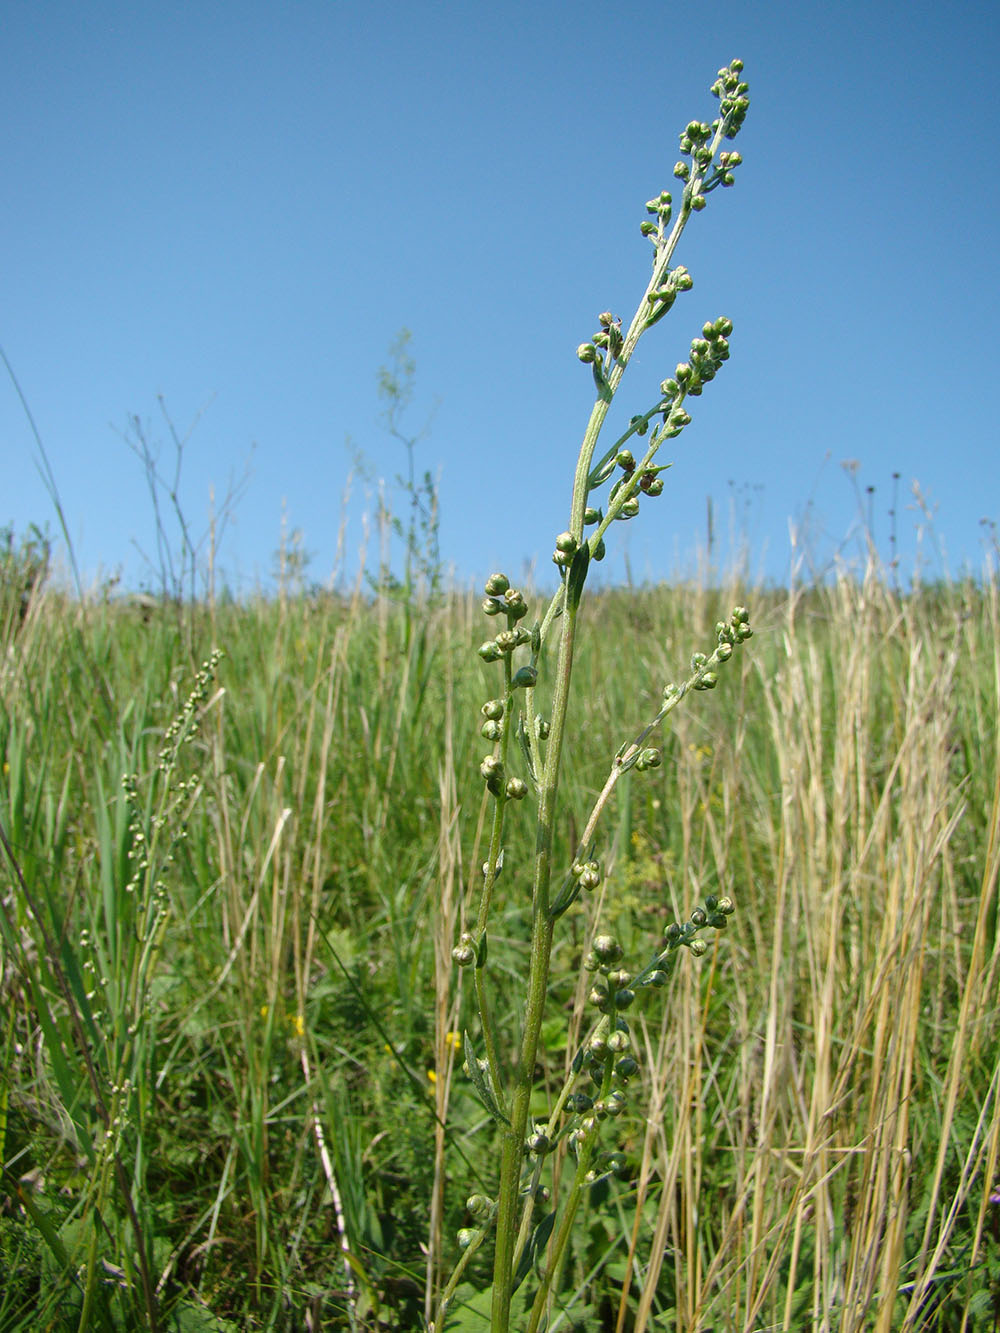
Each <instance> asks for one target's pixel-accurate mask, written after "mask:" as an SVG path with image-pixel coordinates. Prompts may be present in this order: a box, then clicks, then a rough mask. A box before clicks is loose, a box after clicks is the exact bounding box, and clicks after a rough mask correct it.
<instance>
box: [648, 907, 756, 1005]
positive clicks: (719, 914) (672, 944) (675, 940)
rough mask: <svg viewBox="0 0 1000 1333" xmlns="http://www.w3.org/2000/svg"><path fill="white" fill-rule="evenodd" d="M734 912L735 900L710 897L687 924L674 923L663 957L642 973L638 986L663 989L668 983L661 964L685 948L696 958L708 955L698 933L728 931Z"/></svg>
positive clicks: (665, 937)
mask: <svg viewBox="0 0 1000 1333" xmlns="http://www.w3.org/2000/svg"><path fill="white" fill-rule="evenodd" d="M735 911H736V906H735V904H734V903H733V900H732V898H729V897H721V898H720V897H717V896H716V895H715V894H714V893H710V894H708V896H707V897H706V899H705V903H704V906H698V907H695V908H694V909H693V910H692V912H691V915H690V917H689V918H688V920H687V921H685V922H683V924H682V923H681V922H678V921H673V922H671V924H670V925H669V926H668V927H667V929H666V930H665V931H664V932H663V942H662V946H661V950H660V953H659V955H658V956H657V958H655V959H654V960H653V963H652V964H650V966H649V967H648V968H646V970H645V971H644V972H643V974H642V979H641V981H640V982H639V983H638V984H640V985H643V986H662V985H663V984H664V982H665V981H666V979H667V974H666V972H664V971H663V969H662V967H661V966H660V964H662V963H665V962H667V961H668V958H669V955H670V954H671V953H672V952H673V951H674V950H675V949H679V948H681V947H682V946H683V947H684V948H686V949H690V950H691V952H692V953H693V954H694V955H695V957H696V958H700V957H701V956H702V955H703V954H705V953H706V952H707V951H708V945H707V944H706V943H705V941H704V940H703V939H699V938H698V932H699V931H700V930H704V928H705V927H706V926H710V927H711V928H712V929H713V930H725V929H726V926H727V925H728V924H729V918H730V917H731V916H732V914H733V913H734V912H735ZM658 974H659V975H658Z"/></svg>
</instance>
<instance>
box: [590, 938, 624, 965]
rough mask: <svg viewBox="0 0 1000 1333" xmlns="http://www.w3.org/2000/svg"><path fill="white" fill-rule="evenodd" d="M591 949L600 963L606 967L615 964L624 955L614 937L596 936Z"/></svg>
mask: <svg viewBox="0 0 1000 1333" xmlns="http://www.w3.org/2000/svg"><path fill="white" fill-rule="evenodd" d="M591 947H592V948H593V950H594V953H595V955H596V956H597V958H598V959H599V960H600V962H602V963H604V964H606V965H611V964H614V963H617V962H618V960H619V958H621V956H622V954H623V953H624V950H623V949H622V946H621V945H620V944H619V943H618V941H617V940H616V939H615V937H614V935H598V936H597V937H596V939H595V940H594V942H593V945H592V946H591Z"/></svg>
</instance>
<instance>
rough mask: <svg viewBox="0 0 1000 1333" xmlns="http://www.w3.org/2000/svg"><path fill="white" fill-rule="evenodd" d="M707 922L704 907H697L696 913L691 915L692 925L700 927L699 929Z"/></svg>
mask: <svg viewBox="0 0 1000 1333" xmlns="http://www.w3.org/2000/svg"><path fill="white" fill-rule="evenodd" d="M707 920H708V917H707V916H706V915H705V909H704V908H703V907H696V908H695V909H694V911H693V912H692V913H691V924H692V925H695V926H698V927H699V929H700V928H701V927H702V926H703V925H704V924H705V922H706V921H707Z"/></svg>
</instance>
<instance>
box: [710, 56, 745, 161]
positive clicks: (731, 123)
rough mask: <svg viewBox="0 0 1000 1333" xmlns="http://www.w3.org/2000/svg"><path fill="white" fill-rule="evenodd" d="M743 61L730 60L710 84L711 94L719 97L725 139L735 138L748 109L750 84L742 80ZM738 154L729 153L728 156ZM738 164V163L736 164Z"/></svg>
mask: <svg viewBox="0 0 1000 1333" xmlns="http://www.w3.org/2000/svg"><path fill="white" fill-rule="evenodd" d="M742 73H743V61H742V60H731V61H730V62H729V65H728V67H727V68H724V69H720V70H719V72H718V74H717V75H716V79H715V82H714V83H713V84H712V89H711V91H712V96H713V97H717V98H718V99H719V110H720V111H721V112H722V115H723V118H724V120H725V122H726V123H725V128H724V130H723V133H724V134H725V136H726V138H727V139H735V138H736V136H737V134H739V132H740V130H741V129H742V128H743V122H744V120H746V115H747V111H748V110H749V109H750V98H749V97H748V96H747V94H748V93H749V92H750V85H749V84H748V83H746V82H744V81H743V80H742V79H741V78H740V75H741V74H742ZM733 156H737V157H738V154H730V158H732V157H733ZM736 165H738V163H737V164H736Z"/></svg>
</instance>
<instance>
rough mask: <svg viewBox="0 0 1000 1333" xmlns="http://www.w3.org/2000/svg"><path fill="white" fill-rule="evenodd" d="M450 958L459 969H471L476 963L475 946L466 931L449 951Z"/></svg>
mask: <svg viewBox="0 0 1000 1333" xmlns="http://www.w3.org/2000/svg"><path fill="white" fill-rule="evenodd" d="M451 956H452V958H454V960H455V962H456V963H457V964H458V966H459V967H471V966H472V964H473V963H474V962H475V961H476V946H475V943H474V941H473V939H472V936H471V935H470V934H469V933H468V931H463V932H462V934H461V935H460V936H459V937H458V943H457V944H456V945H455V947H454V949H452V951H451Z"/></svg>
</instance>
